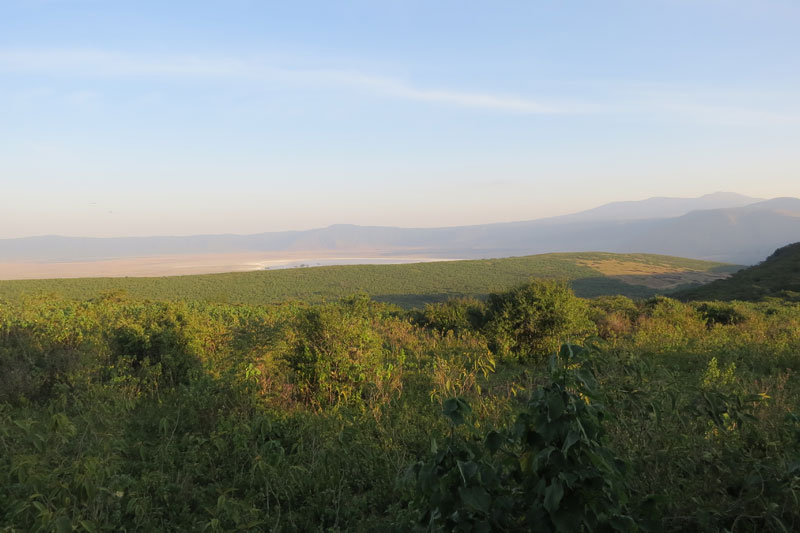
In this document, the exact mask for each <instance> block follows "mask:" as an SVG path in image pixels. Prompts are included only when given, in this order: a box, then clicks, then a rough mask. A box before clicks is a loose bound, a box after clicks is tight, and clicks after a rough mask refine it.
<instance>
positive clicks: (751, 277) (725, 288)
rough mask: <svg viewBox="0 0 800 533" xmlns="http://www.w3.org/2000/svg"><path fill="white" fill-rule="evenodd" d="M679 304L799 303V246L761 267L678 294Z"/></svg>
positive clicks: (784, 250)
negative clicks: (709, 301)
mask: <svg viewBox="0 0 800 533" xmlns="http://www.w3.org/2000/svg"><path fill="white" fill-rule="evenodd" d="M676 297H677V298H680V299H682V300H747V301H755V300H762V299H765V298H782V299H789V300H794V301H800V242H797V243H794V244H790V245H788V246H784V247H783V248H779V249H778V250H776V251H775V253H773V254H772V255H771V256H769V257H768V258H767V259H766V260H764V261H763V262H762V263H760V264H758V265H755V266H752V267H750V268H746V269H744V270H740V271H739V272H737V273H735V274H734V275H732V276H731V277H730V278H728V279H722V280H717V281H714V282H712V283H709V284H708V285H704V286H702V287H698V288H695V289H689V290H685V291H681V292H679V293H677V294H676Z"/></svg>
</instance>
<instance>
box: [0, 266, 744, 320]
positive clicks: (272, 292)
mask: <svg viewBox="0 0 800 533" xmlns="http://www.w3.org/2000/svg"><path fill="white" fill-rule="evenodd" d="M598 260H601V261H602V260H617V261H623V262H626V263H632V264H636V265H639V266H641V268H642V269H643V272H645V273H646V272H647V269H648V268H651V269H653V271H654V272H660V271H661V270H662V269H663V268H665V267H666V268H671V269H681V270H683V269H685V270H691V271H698V272H728V271H732V270H736V268H737V267H734V266H732V265H726V264H723V263H711V262H706V261H697V260H692V259H684V258H678V257H668V256H660V255H650V254H610V253H559V254H544V255H532V256H527V257H511V258H504V259H486V260H470V261H446V262H434V263H416V264H405V265H349V266H328V267H314V268H297V269H287V270H272V271H259V272H237V273H228V274H210V275H197V276H172V277H158V278H80V279H46V280H23V281H0V300H3V299H4V300H7V301H13V300H18V299H19V298H20V297H22V296H23V295H35V294H49V293H54V294H58V295H61V296H64V297H66V298H71V299H89V298H95V297H97V296H99V295H100V294H102V293H103V292H106V291H113V290H124V291H125V292H126V293H127V294H129V295H130V296H131V297H133V298H141V299H151V300H161V301H176V300H189V301H205V302H221V303H245V304H268V303H276V302H283V301H287V300H300V301H304V302H312V303H316V302H321V301H324V300H336V299H339V298H343V297H345V296H347V295H350V294H353V293H357V292H363V293H366V294H368V295H369V296H370V297H372V298H373V299H375V300H378V301H382V302H388V303H393V304H397V305H400V306H402V307H406V308H408V307H421V306H422V305H424V304H426V303H431V302H438V301H444V300H446V299H448V298H452V297H457V296H477V297H485V296H486V295H487V294H488V293H489V292H492V291H499V290H503V289H506V288H508V287H511V286H514V285H518V284H520V283H525V282H526V281H528V280H530V279H532V278H538V279H562V280H569V281H570V282H571V284H572V287H573V289H574V290H575V292H576V293H577V294H578V295H579V296H583V297H594V296H600V295H610V294H622V295H625V296H629V297H632V298H645V297H649V296H652V295H654V294H656V293H658V292H664V291H663V290H662V291H659V290H657V289H653V288H650V287H647V286H644V285H638V284H630V283H626V282H624V281H622V280H620V279H618V278H615V277H610V276H605V275H603V274H601V273H600V272H598V271H597V270H595V269H592V268H590V267H588V266H585V265H583V264H581V262H585V261H598Z"/></svg>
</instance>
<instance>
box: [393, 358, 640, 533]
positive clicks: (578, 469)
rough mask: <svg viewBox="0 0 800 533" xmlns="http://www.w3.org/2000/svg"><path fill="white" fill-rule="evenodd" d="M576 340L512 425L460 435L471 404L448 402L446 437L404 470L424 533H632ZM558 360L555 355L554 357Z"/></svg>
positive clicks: (619, 474) (617, 469)
mask: <svg viewBox="0 0 800 533" xmlns="http://www.w3.org/2000/svg"><path fill="white" fill-rule="evenodd" d="M583 353H584V350H583V349H582V348H579V347H577V346H571V345H564V346H563V347H562V349H561V353H560V356H561V358H562V361H561V364H553V365H552V366H553V368H552V376H551V381H550V383H548V384H547V385H545V386H543V387H541V388H539V389H538V390H536V391H535V393H534V394H533V395H532V396H531V398H530V399H529V400H528V402H527V404H526V405H525V406H524V407H523V409H522V410H521V411H520V412H519V414H518V415H517V417H516V421H515V422H514V424H513V425H511V426H510V427H508V428H502V429H500V430H499V431H495V430H492V431H490V432H488V433H487V434H486V435H485V436H484V437H483V438H481V439H476V438H475V431H474V429H472V430H471V431H469V432H468V436H467V438H466V439H464V438H459V437H458V436H457V433H456V431H455V427H457V426H459V425H461V424H465V423H466V421H467V419H468V418H469V416H470V414H471V410H470V408H469V405H468V404H467V403H466V402H464V401H463V400H461V399H459V398H453V399H450V400H448V401H446V402H445V403H444V410H443V412H444V415H445V416H446V417H447V418H448V419H449V420H450V422H451V424H452V425H453V428H452V429H451V433H450V439H449V442H448V443H447V446H446V447H445V448H443V449H438V447H437V445H436V441H434V444H433V446H432V449H431V452H432V453H431V456H430V457H429V458H428V459H427V460H425V461H421V462H419V463H417V464H415V465H414V466H413V467H412V468H411V469H410V471H409V474H408V475H409V477H410V479H411V481H412V483H413V494H414V496H413V498H412V501H411V507H412V509H414V510H415V511H416V513H417V515H418V524H419V525H422V526H424V528H425V529H427V530H444V531H452V530H464V531H467V530H468V531H492V530H503V531H507V530H513V531H530V530H533V529H536V530H540V531H580V530H588V531H595V530H608V531H631V530H634V529H635V523H634V521H633V519H632V518H631V517H630V516H628V515H627V514H626V505H627V493H626V488H625V484H624V478H623V470H624V466H623V462H622V461H621V460H619V459H618V458H616V457H614V455H613V452H611V450H609V449H608V448H606V447H605V446H604V445H603V442H602V440H603V431H602V419H603V416H604V410H603V408H602V407H601V406H600V405H599V404H597V403H594V402H593V401H592V396H594V383H595V381H594V376H593V375H592V373H591V371H590V370H589V368H588V366H587V364H588V361H586V360H585V359H584V358H583V357H582V355H583ZM554 361H555V358H554Z"/></svg>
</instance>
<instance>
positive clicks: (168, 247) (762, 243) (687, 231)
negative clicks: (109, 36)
mask: <svg viewBox="0 0 800 533" xmlns="http://www.w3.org/2000/svg"><path fill="white" fill-rule="evenodd" d="M798 240H800V199H797V198H774V199H772V200H761V199H758V198H750V197H747V196H741V195H738V194H733V193H724V192H719V193H714V194H709V195H705V196H701V197H699V198H650V199H647V200H642V201H639V202H614V203H610V204H606V205H603V206H600V207H597V208H594V209H590V210H588V211H583V212H580V213H575V214H572V215H565V216H559V217H551V218H543V219H537V220H530V221H524V222H510V223H499V224H484V225H475V226H459V227H449V228H398V227H382V226H355V225H348V224H337V225H333V226H329V227H327V228H321V229H314V230H307V231H284V232H273V233H259V234H254V235H195V236H188V237H120V238H86V237H60V236H42V237H25V238H19V239H0V261H36V262H64V261H94V260H103V259H121V258H132V257H148V256H161V255H167V254H208V253H235V252H279V251H287V252H296V251H302V252H304V253H308V252H314V251H320V252H321V251H325V252H330V251H337V252H338V251H340V252H342V253H358V252H361V251H369V252H371V253H376V252H378V253H381V254H383V255H409V254H416V255H425V256H429V257H442V258H464V259H467V258H489V257H508V256H517V255H530V254H539V253H547V252H579V251H603V252H620V253H631V252H645V253H656V254H666V255H674V256H681V257H690V258H695V259H707V260H713V261H723V262H730V263H737V264H753V263H756V262H758V261H760V260H762V259H763V258H764V257H766V256H767V255H769V253H771V252H772V251H773V250H775V249H776V248H779V247H781V246H784V245H786V244H789V243H791V242H795V241H798Z"/></svg>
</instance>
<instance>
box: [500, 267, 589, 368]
mask: <svg viewBox="0 0 800 533" xmlns="http://www.w3.org/2000/svg"><path fill="white" fill-rule="evenodd" d="M593 328H594V324H592V323H591V322H590V321H589V319H588V308H587V306H586V304H585V302H584V301H583V300H580V299H579V298H576V297H575V295H574V294H573V293H572V290H570V288H569V287H568V286H567V285H566V284H565V283H562V282H551V281H532V282H530V283H528V284H527V285H522V286H519V287H515V288H513V289H511V290H509V291H506V292H503V293H500V294H493V295H491V296H490V298H489V302H488V323H487V326H486V329H487V332H488V335H489V338H490V339H491V341H492V346H493V347H494V348H495V350H496V351H498V352H499V353H501V354H512V355H514V356H515V357H517V358H520V359H536V358H541V357H544V356H547V355H548V354H550V353H552V352H554V351H556V350H558V347H559V346H560V345H561V343H562V342H563V341H565V340H573V339H574V340H577V341H580V340H582V339H584V338H585V337H586V336H587V335H588V334H589V333H590V332H591V331H592V330H593Z"/></svg>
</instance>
